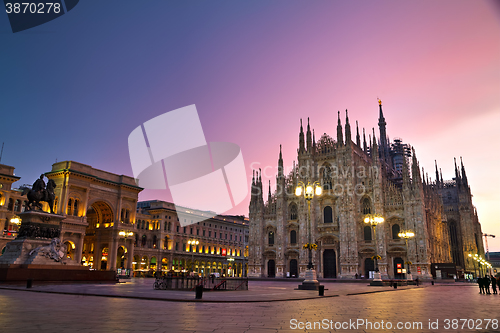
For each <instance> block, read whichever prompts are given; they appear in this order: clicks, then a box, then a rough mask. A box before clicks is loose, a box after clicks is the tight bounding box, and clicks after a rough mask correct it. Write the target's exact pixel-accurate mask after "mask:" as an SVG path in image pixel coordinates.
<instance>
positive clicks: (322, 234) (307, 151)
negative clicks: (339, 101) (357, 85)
mask: <svg viewBox="0 0 500 333" xmlns="http://www.w3.org/2000/svg"><path fill="white" fill-rule="evenodd" d="M378 125H379V131H380V133H379V140H377V139H376V137H375V131H373V138H372V137H371V136H369V139H368V143H367V140H366V135H365V132H364V129H363V135H362V137H363V142H361V136H360V134H359V129H358V126H357V122H356V135H355V141H353V140H352V139H351V126H350V123H349V117H348V114H347V110H346V120H345V126H344V128H343V126H342V124H341V120H340V112H339V118H338V124H337V139H336V140H334V139H333V138H331V137H330V136H328V135H327V134H326V133H325V134H324V135H323V136H322V137H321V138H320V139H319V140H318V141H317V142H316V140H315V136H314V131H313V132H311V129H310V125H309V119H308V124H307V131H306V133H305V135H304V130H303V127H302V121H301V126H300V134H299V148H298V150H297V155H298V156H297V160H298V162H297V163H296V164H295V162H294V167H293V169H292V171H291V172H290V173H289V174H288V175H285V173H284V168H283V158H282V153H281V147H280V154H279V159H278V174H277V177H276V189H275V190H274V191H273V192H272V191H271V188H270V185H269V193H268V199H267V202H264V199H263V197H264V196H263V184H262V174H261V172H259V171H254V177H253V180H252V196H251V201H250V207H249V220H250V239H249V262H248V275H249V276H253V277H304V274H305V271H306V270H307V264H308V261H309V259H308V250H306V249H304V245H305V244H307V243H308V242H309V238H310V239H311V242H312V243H314V244H316V246H317V247H316V249H315V250H313V251H312V252H313V258H312V261H313V265H314V268H315V270H316V272H317V274H318V277H321V278H342V279H353V278H355V277H365V278H368V277H369V275H370V272H372V271H373V270H374V260H373V259H374V258H375V256H376V255H378V256H380V258H379V260H378V268H379V270H380V272H381V273H382V278H385V279H388V278H402V277H403V274H402V271H401V268H405V267H408V265H409V268H410V271H411V272H412V273H413V274H414V276H415V275H417V276H418V277H419V278H421V279H427V278H430V277H431V265H433V264H437V263H453V264H454V265H456V267H457V272H461V274H463V273H466V272H473V271H474V267H473V263H472V262H471V261H470V260H468V254H469V253H479V254H484V249H483V245H482V238H481V235H482V233H481V226H480V224H479V221H478V218H477V212H476V210H475V207H474V206H473V205H472V201H471V197H472V196H471V193H470V188H469V186H468V183H467V178H466V175H465V169H464V167H463V164H462V165H461V168H462V169H461V172H460V170H459V168H457V167H456V163H455V172H456V177H455V178H454V179H453V180H451V181H443V179H442V176H440V175H439V173H438V170H437V165H436V180H435V181H433V182H431V181H429V179H428V176H426V175H425V174H424V173H423V172H424V171H423V169H422V172H421V169H420V167H419V162H418V160H417V157H416V154H415V150H414V148H412V147H411V146H410V145H408V144H404V143H403V142H402V140H401V139H395V140H394V141H393V142H392V143H391V142H390V141H389V139H388V138H387V135H386V122H385V119H384V115H383V112H382V103H381V102H380V101H379V123H378ZM343 132H345V136H344V133H343ZM304 136H305V137H304ZM300 182H302V183H304V184H307V183H311V184H312V183H314V182H317V184H319V185H320V186H321V187H322V189H323V191H322V192H323V193H322V194H321V195H320V196H316V197H314V198H313V199H312V200H311V205H310V210H309V209H308V205H307V202H306V200H305V199H304V198H303V197H297V196H296V195H295V188H296V186H297V185H298V184H300ZM367 214H376V215H378V216H382V217H383V218H384V222H383V223H380V224H378V225H377V226H375V227H374V228H372V227H371V226H369V225H367V224H366V223H364V218H365V216H367ZM407 230H411V231H413V233H414V237H412V238H410V239H407V240H405V239H402V238H400V237H399V236H398V235H399V233H400V232H402V231H407ZM405 264H406V265H405ZM435 267H437V266H435ZM459 274H460V273H459Z"/></svg>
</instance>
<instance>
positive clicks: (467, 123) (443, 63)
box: [0, 0, 500, 251]
mask: <svg viewBox="0 0 500 333" xmlns="http://www.w3.org/2000/svg"><path fill="white" fill-rule="evenodd" d="M139 7H140V8H139ZM109 13H113V14H112V15H110V14H109ZM2 29H3V30H2ZM36 29H38V30H36ZM0 30H2V31H7V32H8V33H4V34H2V35H1V37H0V38H1V41H2V45H4V47H3V48H2V53H1V54H0V60H1V61H2V63H4V64H8V66H4V67H3V68H2V70H1V73H2V83H3V85H2V89H1V91H2V102H1V103H2V109H3V110H11V111H12V112H10V111H9V112H4V113H2V121H3V122H5V124H16V126H5V127H4V128H3V130H2V134H3V137H2V140H1V141H2V142H3V141H5V150H4V156H3V158H2V163H5V164H9V165H13V166H15V167H16V174H18V175H20V176H22V177H23V179H22V181H21V183H22V182H25V183H32V182H33V181H34V180H35V179H36V178H38V175H39V172H40V171H39V170H38V169H40V168H41V169H45V170H50V166H51V165H52V163H54V161H55V160H56V159H57V160H59V161H62V160H74V161H78V162H82V163H85V164H89V165H92V166H93V167H95V168H99V169H103V170H106V171H110V172H114V173H118V174H126V175H130V176H132V168H131V164H130V160H129V155H128V147H127V138H128V135H129V134H130V132H131V131H132V130H133V129H134V128H136V127H137V126H139V125H140V124H142V123H144V122H145V121H147V120H149V119H152V118H154V117H156V116H158V115H160V114H163V113H165V112H168V111H171V110H175V109H178V108H181V107H184V106H187V105H192V104H195V105H196V107H197V109H198V113H199V116H200V120H201V124H202V126H203V129H204V132H205V137H206V140H207V141H226V142H233V143H236V144H238V145H239V146H240V147H241V150H242V153H243V158H244V161H245V165H246V168H247V177H248V183H249V184H250V181H251V178H252V170H251V165H252V164H253V165H257V164H256V163H258V165H260V167H261V168H265V167H266V166H271V167H273V168H274V171H276V169H275V168H276V166H277V160H278V154H279V145H280V144H281V145H282V146H283V158H284V163H285V166H289V167H291V165H292V163H293V161H294V160H295V159H296V158H297V148H298V134H299V126H300V119H301V118H302V119H303V121H304V122H305V124H306V123H307V117H310V122H311V127H312V128H313V129H314V130H315V133H316V139H319V138H320V136H321V135H322V134H323V133H328V134H329V135H330V136H332V137H335V136H336V124H337V111H338V110H340V111H341V115H342V123H343V124H344V123H345V118H344V115H345V113H344V111H345V109H348V110H349V118H350V121H351V125H352V126H354V125H355V121H356V120H358V122H359V126H360V130H361V129H362V128H363V127H364V128H366V130H367V134H368V133H371V128H372V127H375V128H376V133H377V136H378V128H377V122H378V103H377V98H380V99H381V100H382V103H383V110H384V115H385V118H386V122H387V133H388V135H389V136H390V138H391V140H392V139H394V138H395V137H399V138H402V139H403V141H404V142H405V143H409V144H411V145H412V146H413V147H414V148H415V150H416V154H417V157H418V159H419V161H420V165H421V166H423V167H424V168H425V170H426V171H427V172H429V176H430V177H431V178H432V180H434V178H435V177H434V160H437V162H438V166H439V167H440V168H442V171H443V177H444V178H445V179H448V180H449V179H451V178H452V177H454V164H453V158H454V157H456V158H457V160H459V158H460V156H462V157H463V161H464V164H465V168H466V171H467V176H468V180H469V185H470V187H471V189H472V193H473V195H474V197H473V203H474V205H476V207H477V210H478V214H479V219H480V222H481V224H482V229H483V232H485V233H488V234H495V235H497V238H496V239H490V240H489V245H490V251H500V221H499V217H498V214H497V209H498V206H499V204H500V140H499V138H498V133H499V128H500V5H499V2H498V1H483V0H477V1H476V0H474V1H472V0H469V1H463V0H453V1H447V0H444V1H320V0H317V1H307V2H306V1H294V0H287V1H279V0H276V1H272V2H270V1H258V0H255V1H251V2H250V1H248V2H243V1H238V2H236V1H210V2H209V1H205V2H175V1H157V2H154V1H151V2H148V6H137V5H136V4H135V2H125V1H119V2H117V1H105V2H100V10H99V11H96V10H95V6H93V5H92V2H82V1H80V3H79V5H78V6H77V7H75V9H74V10H72V11H71V12H69V13H68V14H67V15H64V16H63V17H61V18H60V19H57V20H54V21H51V22H49V23H47V24H44V25H43V26H40V27H39V28H34V29H31V30H28V31H26V32H21V33H18V34H12V33H11V32H10V27H9V25H8V20H7V18H6V16H5V17H1V18H0ZM38 64H44V66H39V65H38ZM21 112H23V113H21ZM21 114H22V115H23V116H26V117H29V119H30V121H25V122H24V123H23V125H22V126H23V128H22V131H23V132H24V133H35V132H37V131H40V128H46V127H47V126H49V125H50V126H51V128H52V130H50V131H46V132H45V134H44V137H45V138H46V139H47V140H49V142H50V146H49V147H47V148H44V149H33V150H30V151H29V154H27V153H26V147H29V145H30V144H31V142H29V141H28V140H29V139H30V136H23V135H20V134H19V133H20V132H19V131H20V127H19V126H17V124H18V123H19V117H20V115H21ZM49 121H50V123H49ZM40 124H41V125H40ZM40 126H41V127H40ZM353 133H355V129H354V130H353ZM49 148H50V149H49ZM33 160H37V161H38V163H39V165H40V166H39V167H38V169H37V168H33V166H32V163H31V161H33ZM274 175H275V173H273V174H270V175H268V176H267V177H265V179H263V181H264V184H266V185H267V182H268V180H271V184H272V187H273V189H274V186H275V176H274ZM265 187H266V190H265V193H264V198H267V186H265ZM139 199H140V200H148V199H161V200H171V198H170V195H169V192H168V191H166V192H165V191H157V190H145V191H143V192H142V193H141V194H140V195H139ZM249 199H250V194H249V195H248V196H247V198H246V199H245V200H244V201H243V202H242V203H240V204H239V205H238V206H237V207H235V208H234V209H232V210H231V211H228V212H227V214H243V215H246V216H248V204H249Z"/></svg>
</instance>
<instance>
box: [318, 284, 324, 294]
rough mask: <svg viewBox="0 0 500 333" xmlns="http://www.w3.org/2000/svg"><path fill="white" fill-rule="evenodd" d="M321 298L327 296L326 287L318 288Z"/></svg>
mask: <svg viewBox="0 0 500 333" xmlns="http://www.w3.org/2000/svg"><path fill="white" fill-rule="evenodd" d="M318 291H319V296H325V286H318Z"/></svg>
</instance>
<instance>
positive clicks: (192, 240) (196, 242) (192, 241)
mask: <svg viewBox="0 0 500 333" xmlns="http://www.w3.org/2000/svg"><path fill="white" fill-rule="evenodd" d="M188 244H189V249H190V250H191V266H192V269H191V272H194V251H193V246H195V245H198V244H200V242H199V241H198V240H197V239H190V240H188Z"/></svg>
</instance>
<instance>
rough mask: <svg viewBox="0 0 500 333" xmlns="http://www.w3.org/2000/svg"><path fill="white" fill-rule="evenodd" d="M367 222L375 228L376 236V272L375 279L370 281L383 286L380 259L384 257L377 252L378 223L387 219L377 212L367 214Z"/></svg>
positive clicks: (371, 283)
mask: <svg viewBox="0 0 500 333" xmlns="http://www.w3.org/2000/svg"><path fill="white" fill-rule="evenodd" d="M363 221H364V222H365V223H366V224H370V225H371V226H372V228H373V237H374V238H375V255H374V256H373V258H374V260H375V274H373V281H372V282H370V285H371V286H382V285H383V284H382V275H381V274H380V272H379V270H378V259H379V258H382V257H380V256H379V255H378V254H377V224H379V223H383V222H384V221H385V220H384V218H383V217H382V216H380V215H377V214H366V215H365V219H364V220H363Z"/></svg>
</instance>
